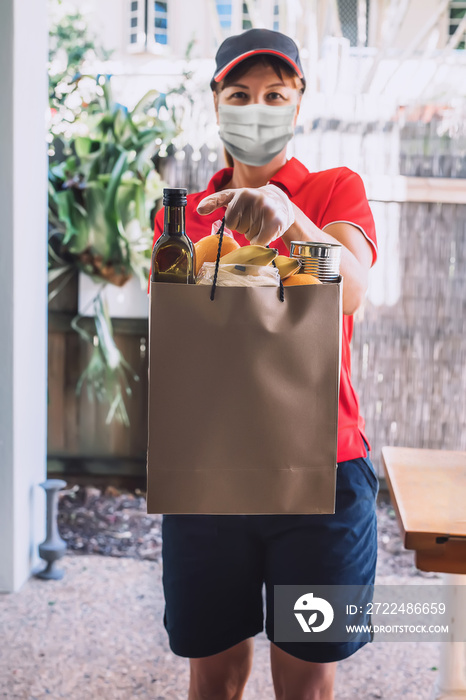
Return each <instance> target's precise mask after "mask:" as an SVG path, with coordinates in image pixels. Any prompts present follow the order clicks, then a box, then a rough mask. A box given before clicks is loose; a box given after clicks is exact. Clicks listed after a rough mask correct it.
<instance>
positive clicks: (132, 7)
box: [128, 0, 146, 51]
mask: <svg viewBox="0 0 466 700" xmlns="http://www.w3.org/2000/svg"><path fill="white" fill-rule="evenodd" d="M128 8H129V44H130V47H131V49H132V50H139V51H141V50H144V46H145V42H146V34H145V8H144V0H131V1H130V2H129V5H128Z"/></svg>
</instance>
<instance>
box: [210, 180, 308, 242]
mask: <svg viewBox="0 0 466 700" xmlns="http://www.w3.org/2000/svg"><path fill="white" fill-rule="evenodd" d="M219 207H226V211H225V224H226V225H227V226H228V228H230V229H232V230H233V231H238V233H242V234H244V235H245V236H246V238H247V239H248V241H250V242H251V243H253V244H255V245H256V244H259V245H268V244H269V243H271V242H272V241H274V240H275V239H276V238H280V236H283V234H284V233H285V231H287V230H288V229H289V228H290V226H291V225H292V224H293V223H294V220H295V216H294V210H293V206H292V204H291V202H290V200H289V199H288V197H287V196H286V194H285V193H284V192H282V190H281V189H280V188H279V187H276V186H275V185H264V186H263V187H241V188H240V189H236V190H222V191H221V192H216V193H215V194H211V195H209V196H208V197H204V199H203V200H202V201H201V202H199V204H198V207H197V211H198V213H199V214H202V215H205V214H211V213H212V212H213V211H215V210H216V209H218V208H219Z"/></svg>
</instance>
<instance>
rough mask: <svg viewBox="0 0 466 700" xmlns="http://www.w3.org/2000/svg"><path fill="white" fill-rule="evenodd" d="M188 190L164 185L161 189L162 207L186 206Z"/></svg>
mask: <svg viewBox="0 0 466 700" xmlns="http://www.w3.org/2000/svg"><path fill="white" fill-rule="evenodd" d="M187 194H188V190H187V189H186V188H184V187H165V189H164V190H163V205H164V207H166V206H168V207H184V206H186V202H187V199H186V195H187Z"/></svg>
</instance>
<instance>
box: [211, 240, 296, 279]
mask: <svg viewBox="0 0 466 700" xmlns="http://www.w3.org/2000/svg"><path fill="white" fill-rule="evenodd" d="M272 261H273V262H274V264H275V266H276V268H277V269H278V272H279V274H280V277H281V279H282V280H284V279H286V278H287V277H290V275H294V274H295V272H298V270H299V268H300V267H301V263H300V262H299V260H296V259H295V258H288V257H287V256H286V255H278V251H277V250H276V249H275V248H267V247H266V246H264V245H246V246H243V247H242V248H237V250H232V251H231V252H230V253H227V254H226V255H223V256H222V258H221V264H222V265H235V266H238V268H237V270H236V271H237V272H238V273H239V274H241V272H243V270H242V269H241V268H242V267H243V266H244V265H270V264H271V263H272ZM231 271H232V272H235V268H231Z"/></svg>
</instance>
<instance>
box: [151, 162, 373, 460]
mask: <svg viewBox="0 0 466 700" xmlns="http://www.w3.org/2000/svg"><path fill="white" fill-rule="evenodd" d="M231 176H232V168H224V169H223V170H219V172H218V173H215V175H214V176H213V177H212V179H211V180H210V182H209V184H208V185H207V189H206V190H204V191H203V192H197V193H195V194H190V195H188V203H187V206H186V232H187V234H188V236H189V237H190V239H191V240H192V241H193V242H194V243H195V242H196V241H198V240H199V239H200V238H203V237H204V236H207V235H209V234H210V232H211V228H212V224H213V223H214V222H215V221H217V220H218V219H220V218H221V216H222V213H221V212H220V211H219V210H218V209H217V210H216V211H214V212H212V214H208V215H206V216H201V215H200V214H198V213H197V211H196V208H197V205H198V204H199V202H200V201H201V199H204V197H207V195H209V194H213V193H214V192H219V191H220V190H222V189H224V188H225V186H226V185H227V184H228V182H229V181H230V179H231ZM270 183H272V184H274V185H277V186H278V187H280V188H281V189H282V190H284V191H285V192H286V194H287V195H288V197H289V198H290V200H291V201H292V202H293V203H294V204H296V206H297V207H299V209H301V211H303V212H304V213H305V214H306V216H307V217H308V218H309V219H310V220H311V221H312V222H313V223H314V224H315V225H316V226H317V227H318V228H320V229H323V228H325V227H326V226H328V225H329V224H332V223H337V222H346V223H350V224H353V225H354V226H356V227H357V228H359V229H360V231H361V235H363V236H365V238H366V239H367V240H368V241H369V243H370V244H371V247H372V264H374V262H375V260H376V257H377V239H376V235H375V226H374V219H373V217H372V213H371V210H370V208H369V204H368V202H367V198H366V193H365V190H364V185H363V182H362V180H361V178H360V177H359V175H357V174H356V173H354V172H352V171H351V170H349V169H348V168H332V169H331V170H324V171H322V172H317V173H310V172H309V171H308V170H307V168H306V167H305V166H304V165H303V164H302V163H300V162H299V161H298V160H297V159H296V158H291V159H290V160H289V161H287V163H285V165H284V166H283V167H282V168H281V169H280V170H279V171H278V172H277V173H275V175H274V176H273V178H272V179H271V180H270ZM162 231H163V209H161V210H160V211H159V212H158V213H157V215H156V217H155V232H154V243H155V241H156V240H157V239H158V238H159V236H160V235H161V234H162ZM233 235H234V237H235V239H236V240H237V241H238V243H239V244H240V245H242V246H243V245H249V241H248V240H247V239H246V238H245V237H244V236H243V234H241V233H238V232H237V231H233ZM273 247H274V248H277V249H278V250H279V252H280V253H281V254H282V255H289V251H288V249H287V247H286V246H285V244H284V243H283V241H282V240H281V239H277V240H275V241H274V242H273ZM352 335H353V317H352V316H347V315H343V333H342V358H341V359H342V363H341V378H340V405H339V412H338V456H337V459H338V461H339V462H342V461H345V460H349V459H355V458H356V457H364V456H365V455H366V450H365V447H364V442H363V437H364V439H365V440H366V442H368V440H367V438H366V436H365V435H364V420H363V418H362V416H361V415H360V413H359V401H358V397H357V394H356V392H355V391H354V389H353V386H352V384H351V353H350V342H351V337H352Z"/></svg>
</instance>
